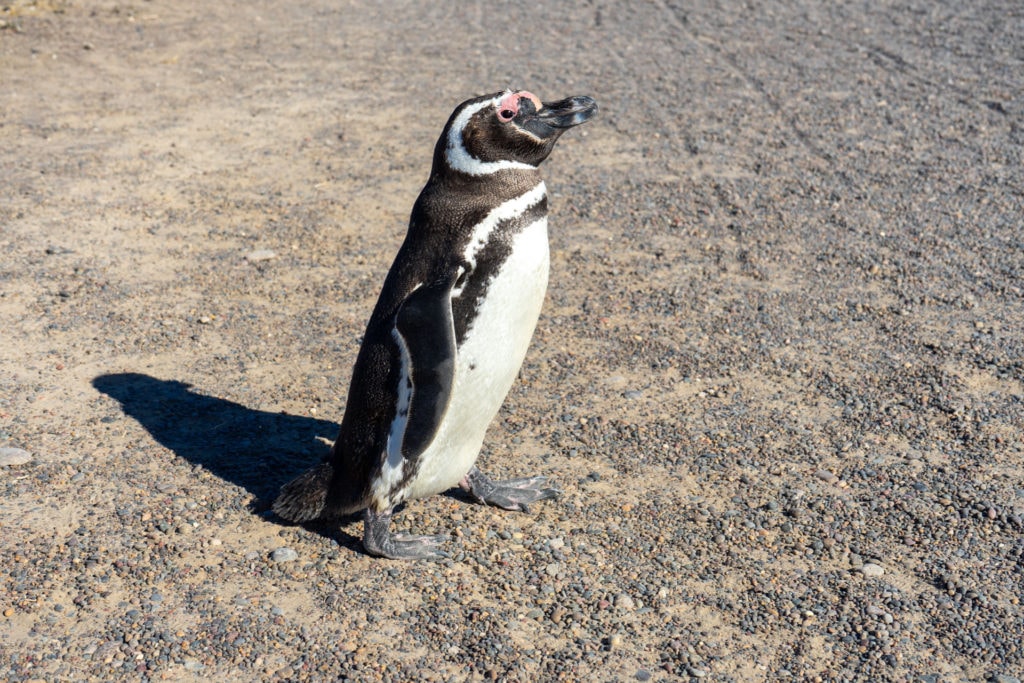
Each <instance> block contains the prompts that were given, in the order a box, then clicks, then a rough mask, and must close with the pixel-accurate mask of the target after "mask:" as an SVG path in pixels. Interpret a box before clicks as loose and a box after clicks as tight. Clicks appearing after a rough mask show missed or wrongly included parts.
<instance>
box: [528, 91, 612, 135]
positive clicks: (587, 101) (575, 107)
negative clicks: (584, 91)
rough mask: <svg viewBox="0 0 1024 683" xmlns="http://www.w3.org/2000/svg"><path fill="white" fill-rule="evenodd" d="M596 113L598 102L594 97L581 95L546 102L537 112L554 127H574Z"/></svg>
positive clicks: (539, 116) (545, 121) (538, 116)
mask: <svg viewBox="0 0 1024 683" xmlns="http://www.w3.org/2000/svg"><path fill="white" fill-rule="evenodd" d="M596 113H597V102H596V101H594V98H593V97H587V96H586V95H580V96H578V97H567V98H565V99H564V100H559V101H557V102H545V103H544V107H543V108H542V109H541V110H540V111H539V112H537V118H539V119H540V120H541V121H543V122H544V123H545V124H547V125H549V126H551V127H552V128H572V127H573V126H578V125H580V124H581V123H583V122H584V121H587V120H588V119H590V117H592V116H593V115H594V114H596Z"/></svg>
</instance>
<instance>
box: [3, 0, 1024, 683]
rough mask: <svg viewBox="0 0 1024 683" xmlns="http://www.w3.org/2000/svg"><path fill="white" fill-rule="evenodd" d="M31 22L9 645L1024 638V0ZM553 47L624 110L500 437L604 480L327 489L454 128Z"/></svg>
mask: <svg viewBox="0 0 1024 683" xmlns="http://www.w3.org/2000/svg"><path fill="white" fill-rule="evenodd" d="M0 21H2V23H0V26H2V28H0V448H4V449H7V450H3V451H0V458H3V459H6V461H7V462H12V461H14V462H17V461H19V460H23V459H24V457H25V455H26V453H27V455H28V457H29V461H28V462H22V463H21V464H7V465H3V466H0V491H2V493H0V496H2V498H0V505H2V511H0V679H4V680H10V681H28V680H36V681H38V680H44V681H58V680H59V681H64V680H95V681H112V680H126V681H135V680H153V681H157V680H192V679H194V680H224V681H235V680H239V681H248V680H334V679H340V680H346V679H347V680H354V681H369V680H389V681H409V680H445V681H448V680H452V681H463V680H470V681H478V680H494V679H496V680H505V681H524V682H526V681H548V680H558V679H561V680H570V681H575V680H580V681H583V680H587V681H590V680H597V681H630V680H640V681H643V680H666V681H667V680H686V679H687V678H693V679H699V680H710V681H773V682H774V681H780V680H781V681H784V680H796V681H817V680H828V681H854V680H857V681H882V680H899V681H936V682H938V681H981V680H990V679H991V680H999V681H1003V682H1004V683H1005V682H1008V681H1015V680H1018V678H1014V677H1015V676H1016V677H1020V676H1021V673H1020V672H1021V671H1024V645H1022V643H1021V638H1020V634H1021V633H1024V616H1022V607H1021V604H1020V600H1021V595H1022V594H1024V540H1022V538H1024V524H1022V521H1021V517H1022V515H1024V483H1022V482H1024V464H1022V463H1024V443H1022V436H1021V435H1022V430H1024V336H1022V330H1024V229H1022V216H1024V170H1022V169H1024V159H1022V147H1024V99H1022V96H1021V93H1022V92H1024V51H1022V50H1024V48H1022V46H1024V10H1022V8H1021V5H1020V3H1019V2H1013V1H1009V0H1008V1H1006V2H980V3H971V2H937V3H936V2H925V1H924V0H910V2H903V3H865V4H861V5H857V6H853V4H852V3H813V2H801V1H799V0H795V1H792V2H769V3H753V4H749V3H733V2H713V1H709V2H696V3H683V2H681V1H680V0H656V1H652V2H626V1H623V2H612V1H608V2H605V1H602V0H595V1H593V2H581V3H579V4H575V5H568V4H565V3H497V4H495V3H468V2H453V3H416V2H385V3H373V2H360V1H351V2H350V1H345V0H340V1H335V2H326V1H323V0H293V1H291V2H269V1H267V0H255V1H253V2H238V1H237V0H226V1H224V2H213V3H211V2H195V1H192V0H181V1H179V2H144V1H138V2H117V1H92V0H69V1H67V2H63V3H53V2H28V1H26V0H14V2H13V3H8V4H6V5H3V6H2V8H0ZM506 86H512V87H522V88H528V89H530V90H533V91H534V92H537V93H538V94H540V95H541V96H542V97H545V98H547V99H554V98H558V97H562V96H565V95H570V94H589V95H592V96H594V97H596V98H597V99H598V101H599V102H600V104H601V107H602V111H601V114H600V116H599V117H598V118H597V119H596V120H594V121H593V122H591V123H590V124H588V125H587V126H586V127H584V128H581V129H578V130H575V131H572V132H571V133H570V134H569V135H567V136H566V137H565V138H564V139H563V140H562V142H561V143H560V145H559V148H558V149H557V150H556V153H555V154H554V155H553V156H552V158H551V160H550V161H549V162H548V163H547V164H546V175H547V178H548V186H549V189H550V190H551V191H552V201H551V211H552V216H551V224H552V249H553V263H552V275H551V283H552V284H551V289H550V292H549V297H548V301H547V303H546V306H545V311H544V314H543V315H542V318H541V321H540V324H539V326H538V330H537V334H536V338H535V342H534V345H533V347H532V349H531V351H530V354H529V356H528V358H527V361H526V364H525V366H524V368H523V371H522V374H521V377H520V381H519V382H518V383H517V385H516V387H515V388H514V389H513V391H512V393H511V395H510V396H509V399H508V401H507V403H506V405H505V407H504V408H503V410H502V412H501V414H500V416H499V418H498V420H497V421H496V422H495V424H494V426H493V428H492V429H491V432H490V437H489V440H488V443H487V445H486V447H485V451H484V453H483V456H482V457H483V459H484V461H485V463H486V466H487V467H488V468H489V470H490V471H492V472H493V473H495V474H497V475H499V476H518V475H522V474H526V473H544V474H547V475H549V476H551V477H552V478H553V479H555V480H556V481H557V482H558V483H559V484H560V486H561V487H562V488H563V489H564V495H563V497H562V499H561V500H559V501H557V502H555V503H549V504H544V505H538V506H537V509H536V510H535V511H534V512H533V513H532V514H530V515H515V514H510V513H505V512H501V511H499V510H495V509H487V508H482V507H479V506H473V505H469V504H467V503H466V502H465V501H463V500H462V499H460V498H459V497H458V496H438V497H436V498H433V499H430V500H426V501H420V502H416V503H414V504H412V505H410V506H409V507H408V509H407V510H406V511H405V513H404V514H403V515H402V517H401V518H400V519H399V522H398V524H399V526H400V527H402V528H407V529H410V530H415V531H417V532H421V533H450V534H452V536H453V541H452V552H453V556H454V557H453V560H452V561H449V562H443V563H421V564H400V563H394V562H386V561H381V560H377V559H371V558H369V557H367V556H365V555H364V554H363V553H362V552H361V551H360V545H359V541H358V537H359V535H360V533H361V526H360V524H359V523H358V522H356V521H349V522H345V523H343V524H342V525H340V527H339V526H337V525H335V526H324V527H311V528H309V529H303V528H300V527H292V526H284V525H281V524H280V523H279V522H278V521H277V520H276V519H275V518H274V517H273V515H272V514H270V513H268V512H267V508H268V504H269V501H270V500H271V498H272V496H273V495H274V493H275V491H276V490H277V487H278V486H279V485H280V484H281V483H282V482H283V481H286V480H287V479H288V478H289V477H290V476H292V475H293V474H295V473H296V472H298V471H301V470H302V469H303V468H305V467H306V466H308V465H309V464H310V463H313V462H315V461H316V460H317V459H318V458H319V457H321V456H322V455H323V454H324V453H325V452H326V449H327V446H326V443H327V442H329V440H330V439H332V438H333V437H334V434H335V430H336V428H337V426H336V421H337V420H338V419H339V418H340V416H341V414H342V410H343V407H344V401H345V391H346V387H347V382H348V377H349V372H350V365H351V363H352V361H353V359H354V357H355V353H356V350H357V348H358V341H359V337H360V335H361V334H362V327H363V325H364V323H365V320H366V318H367V316H368V315H369V311H370V308H371V306H372V304H373V301H374V299H375V296H376V293H377V290H378V287H379V285H380V283H381V281H382V278H383V275H384V273H385V271H386V269H387V266H388V264H389V263H390V261H391V258H392V256H393V254H394V252H395V250H396V249H397V247H398V244H399V242H400V240H401V238H402V235H403V232H404V229H405V221H406V219H407V215H408V211H409V209H410V207H411V203H412V201H413V199H414V198H415V196H416V193H417V191H418V189H419V187H420V186H421V185H422V183H423V182H424V180H425V178H426V173H427V170H428V165H429V161H430V152H431V149H432V145H433V143H434V140H435V139H436V136H437V134H438V132H439V131H440V128H441V126H442V124H443V123H444V121H445V119H446V117H447V116H448V114H449V112H450V111H451V109H452V108H453V107H454V106H455V104H457V103H458V102H460V101H461V100H463V99H465V98H466V97H468V96H471V95H473V94H477V93H480V92H488V91H493V90H497V89H500V88H503V87H506ZM282 548H287V549H288V550H290V551H294V556H297V557H296V558H295V559H288V558H289V557H292V556H293V555H292V553H289V552H285V551H281V552H278V553H276V554H275V553H274V551H275V550H280V549H282ZM1000 676H1001V677H1002V678H999V677H1000Z"/></svg>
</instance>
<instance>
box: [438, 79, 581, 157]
mask: <svg viewBox="0 0 1024 683" xmlns="http://www.w3.org/2000/svg"><path fill="white" fill-rule="evenodd" d="M596 113H597V102H595V101H594V100H593V98H590V97H586V96H578V97H567V98H566V99H564V100H558V101H557V102H541V101H540V98H539V97H537V96H536V95H534V94H533V93H531V92H527V91H526V90H516V91H510V90H505V91H503V92H499V93H494V94H491V95H484V96H483V97H477V98H474V99H471V100H467V101H465V102H463V103H462V104H460V105H459V106H458V107H457V108H456V109H455V111H454V112H453V113H452V115H451V118H449V119H448V124H447V125H446V126H445V129H444V133H442V135H441V139H440V140H438V143H437V152H438V154H439V155H443V156H442V157H441V158H442V159H443V161H444V162H445V163H446V165H447V166H448V168H451V169H452V170H455V171H458V172H461V173H466V174H468V175H472V176H480V175H489V174H491V173H495V172H497V171H502V170H508V169H523V170H532V169H536V168H537V166H539V165H540V163H541V162H542V161H544V160H545V159H546V158H547V157H548V155H549V154H551V150H552V149H553V148H554V146H555V141H557V140H558V138H559V136H560V135H561V134H562V133H564V132H565V131H566V130H568V129H569V128H572V127H573V126H577V125H579V124H581V123H583V122H584V121H587V120H588V119H590V118H591V117H592V116H593V115H594V114H596ZM438 160H441V159H438Z"/></svg>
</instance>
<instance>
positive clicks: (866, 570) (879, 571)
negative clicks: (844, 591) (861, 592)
mask: <svg viewBox="0 0 1024 683" xmlns="http://www.w3.org/2000/svg"><path fill="white" fill-rule="evenodd" d="M860 571H861V573H862V574H864V576H882V575H883V574H885V569H884V568H882V566H881V565H878V564H874V563H873V562H868V563H866V564H864V565H862V566H861V568H860Z"/></svg>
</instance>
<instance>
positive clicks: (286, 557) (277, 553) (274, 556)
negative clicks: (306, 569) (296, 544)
mask: <svg viewBox="0 0 1024 683" xmlns="http://www.w3.org/2000/svg"><path fill="white" fill-rule="evenodd" d="M270 559H271V560H272V561H274V562H294V561H295V560H297V559H299V554H298V553H297V552H295V551H294V550H292V549H291V548H277V549H276V550H274V552H272V553H270Z"/></svg>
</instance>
